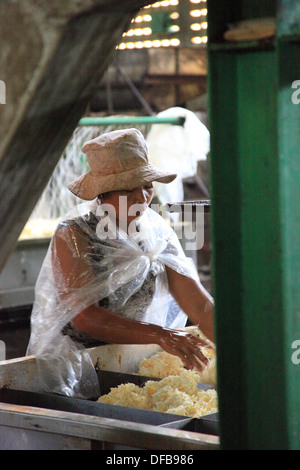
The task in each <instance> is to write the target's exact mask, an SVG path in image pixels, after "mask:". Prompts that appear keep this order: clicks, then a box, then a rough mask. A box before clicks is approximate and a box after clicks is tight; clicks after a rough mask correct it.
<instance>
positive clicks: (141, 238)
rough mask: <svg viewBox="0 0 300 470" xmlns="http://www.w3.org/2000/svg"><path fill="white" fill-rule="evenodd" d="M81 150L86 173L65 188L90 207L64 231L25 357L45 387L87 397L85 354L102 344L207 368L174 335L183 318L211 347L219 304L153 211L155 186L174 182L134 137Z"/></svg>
mask: <svg viewBox="0 0 300 470" xmlns="http://www.w3.org/2000/svg"><path fill="white" fill-rule="evenodd" d="M82 150H83V152H85V153H86V154H87V159H88V162H89V166H90V171H89V172H88V173H87V174H85V175H83V176H81V177H80V178H77V179H76V180H75V181H73V182H72V183H70V184H69V185H68V188H69V189H70V191H72V192H73V193H74V194H75V195H76V196H78V197H80V198H81V199H84V200H87V201H90V202H88V203H85V204H82V205H79V206H78V207H77V208H75V209H74V210H73V211H72V212H71V213H70V214H69V215H67V216H66V217H65V218H64V220H63V221H62V222H61V223H60V224H59V226H58V229H57V231H56V233H55V235H54V237H53V239H52V241H51V245H50V248H49V252H48V255H47V257H46V259H45V262H44V265H43V267H42V270H41V273H40V276H39V279H38V282H37V286H36V299H35V304H34V308H33V312H32V333H31V339H30V344H29V348H28V353H30V354H35V355H36V357H37V359H38V360H39V365H40V372H41V377H42V381H43V382H44V388H46V389H47V390H51V391H58V392H59V393H64V394H67V395H76V396H83V395H87V394H89V393H90V391H88V392H87V391H86V390H85V391H82V388H81V385H82V383H83V382H84V381H83V376H84V377H85V378H86V377H87V376H89V374H90V373H91V368H88V369H89V372H87V373H85V372H84V370H85V369H86V364H87V363H88V362H89V359H88V358H87V355H86V353H85V352H84V351H85V350H84V349H83V348H87V347H91V346H96V345H99V344H103V342H104V343H115V344H158V345H159V346H161V347H162V348H163V349H164V350H165V351H167V352H169V353H171V354H175V355H177V356H179V357H180V358H181V359H182V361H183V362H184V364H185V365H186V367H188V368H197V369H199V370H202V368H203V365H204V364H207V359H206V357H205V356H204V355H203V353H202V352H201V350H200V349H199V346H201V345H205V342H203V341H202V340H200V339H198V338H195V337H194V336H192V335H190V334H189V333H187V332H183V331H178V330H176V329H175V328H181V327H183V326H184V325H185V323H186V315H187V316H188V317H189V319H190V321H191V322H192V323H193V324H195V325H198V326H199V327H200V329H201V330H202V332H203V333H204V334H205V335H206V336H207V337H208V339H209V340H211V341H212V342H213V341H214V337H213V300H212V298H211V296H210V295H209V294H208V293H207V292H206V291H205V289H204V288H203V287H202V286H201V284H200V282H199V279H198V276H197V273H196V270H195V268H194V266H193V265H192V263H191V261H190V260H189V259H188V258H186V257H185V255H184V253H183V251H182V248H181V246H180V244H179V241H178V239H177V237H176V236H175V233H174V232H173V230H172V229H171V228H170V227H169V226H168V224H167V223H166V222H165V221H164V220H163V219H162V217H161V216H160V215H159V214H157V213H155V212H154V211H153V210H152V209H150V208H148V206H149V204H150V202H151V200H152V197H153V186H152V182H153V181H158V182H161V183H164V184H167V183H170V182H171V181H173V180H174V178H175V177H176V175H174V174H172V173H166V172H162V171H161V170H159V169H158V168H156V167H155V166H153V165H152V164H151V163H150V162H149V158H148V149H147V145H146V142H145V140H144V138H143V136H142V134H141V133H140V132H139V131H138V130H136V129H125V130H117V131H113V132H110V133H107V134H103V135H101V136H99V137H97V138H96V139H93V140H91V141H89V142H87V143H86V144H85V145H84V147H83V149H82ZM82 347H83V348H82ZM83 364H84V367H83ZM85 382H86V380H85ZM46 383H47V384H46ZM49 384H50V385H49ZM91 387H93V385H91Z"/></svg>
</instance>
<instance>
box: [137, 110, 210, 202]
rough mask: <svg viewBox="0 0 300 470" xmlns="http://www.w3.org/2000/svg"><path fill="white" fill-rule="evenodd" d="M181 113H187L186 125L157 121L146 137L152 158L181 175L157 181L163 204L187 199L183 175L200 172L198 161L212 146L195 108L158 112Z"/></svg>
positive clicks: (182, 114)
mask: <svg viewBox="0 0 300 470" xmlns="http://www.w3.org/2000/svg"><path fill="white" fill-rule="evenodd" d="M181 116H182V117H185V123H184V126H174V125H172V124H154V125H152V126H151V129H150V131H149V133H148V136H147V138H146V140H147V144H148V148H149V155H150V160H151V162H152V163H153V164H154V165H157V166H158V167H159V168H161V169H162V170H164V169H165V170H169V171H170V170H172V171H173V172H174V173H177V175H178V177H177V178H176V179H175V180H174V181H173V182H172V183H170V184H166V185H162V184H161V185H159V184H157V183H154V187H155V193H156V195H157V196H158V198H159V200H160V202H161V203H162V204H166V203H173V202H181V201H183V200H184V199H183V196H184V194H183V184H182V179H183V178H187V177H189V176H193V175H195V174H196V173H197V162H198V161H199V160H205V159H206V156H207V154H208V153H209V150H210V134H209V131H208V129H207V127H206V126H205V125H204V124H203V123H202V122H201V121H200V120H199V119H198V117H197V116H196V115H195V114H194V113H193V112H192V111H189V110H187V109H184V108H181V107H173V108H169V109H167V110H165V111H162V112H161V113H159V114H158V115H157V117H181Z"/></svg>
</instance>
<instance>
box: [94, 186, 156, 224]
mask: <svg viewBox="0 0 300 470" xmlns="http://www.w3.org/2000/svg"><path fill="white" fill-rule="evenodd" d="M153 193H154V189H153V185H152V183H148V184H146V185H144V186H139V187H137V188H132V189H129V190H125V189H124V190H120V191H111V192H110V193H106V194H105V196H104V197H101V198H100V199H101V202H102V203H103V204H108V205H111V206H112V208H113V210H114V211H115V216H116V220H117V222H118V223H119V224H120V222H122V223H127V226H128V225H129V224H130V222H132V221H133V220H135V219H137V218H138V217H140V216H141V215H142V214H143V212H145V211H146V209H147V207H148V206H149V204H150V202H151V200H152V198H153Z"/></svg>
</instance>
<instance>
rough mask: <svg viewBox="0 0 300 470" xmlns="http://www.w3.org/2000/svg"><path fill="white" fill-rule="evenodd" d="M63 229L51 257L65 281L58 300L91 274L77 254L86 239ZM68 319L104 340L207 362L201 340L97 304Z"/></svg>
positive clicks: (189, 363)
mask: <svg viewBox="0 0 300 470" xmlns="http://www.w3.org/2000/svg"><path fill="white" fill-rule="evenodd" d="M63 230H67V231H70V230H71V233H70V232H66V236H64V234H63V233H61V234H60V235H57V236H56V237H55V239H54V243H53V246H54V249H53V257H52V262H53V266H54V275H55V277H56V279H57V283H58V284H61V283H62V280H63V284H64V285H65V287H64V289H63V294H62V295H61V300H62V301H64V299H65V297H67V296H68V291H70V292H73V291H74V289H76V288H80V289H82V282H85V279H86V276H88V277H90V276H92V273H91V268H90V266H89V265H88V261H87V260H86V258H85V257H84V256H80V253H81V252H82V253H85V252H88V245H87V242H86V240H85V239H84V237H82V236H81V235H80V234H79V233H78V232H77V231H76V230H72V229H70V228H69V227H64V228H63ZM71 240H72V243H70V242H71ZM70 244H71V245H72V247H71V246H70ZM82 250H83V251H82ZM78 255H79V256H78ZM83 274H84V275H83ZM72 322H73V324H74V326H75V327H76V329H77V330H78V331H80V332H82V333H85V334H88V335H89V336H91V337H93V338H95V339H99V340H100V341H104V342H106V343H115V344H158V345H159V346H161V347H162V348H163V349H164V350H165V351H167V352H169V353H170V354H174V355H177V356H179V357H180V358H181V359H182V361H183V362H184V364H185V365H186V367H188V368H191V369H192V368H197V369H198V370H202V369H203V364H207V359H206V357H205V356H204V355H203V353H202V352H201V350H200V349H199V346H201V345H205V343H204V342H203V341H202V340H201V339H199V338H196V337H195V336H192V335H191V334H189V333H187V332H181V331H177V330H172V329H169V328H163V327H161V326H158V325H154V324H150V323H143V322H139V321H135V320H130V319H128V318H124V317H122V316H121V315H119V314H117V313H115V312H112V311H110V310H107V309H105V308H103V307H99V306H98V305H97V304H92V305H90V306H89V307H87V308H85V309H83V310H82V311H81V312H80V313H78V314H77V315H76V316H75V318H73V320H72Z"/></svg>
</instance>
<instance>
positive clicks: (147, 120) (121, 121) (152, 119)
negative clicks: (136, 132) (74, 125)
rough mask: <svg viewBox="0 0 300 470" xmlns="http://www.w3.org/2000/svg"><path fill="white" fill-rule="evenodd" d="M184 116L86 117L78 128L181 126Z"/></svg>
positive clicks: (81, 120)
mask: <svg viewBox="0 0 300 470" xmlns="http://www.w3.org/2000/svg"><path fill="white" fill-rule="evenodd" d="M184 122H185V117H184V116H178V117H157V116H124V117H116V116H108V117H86V118H82V119H80V121H79V124H78V125H79V126H108V125H133V124H172V125H174V126H183V125H184Z"/></svg>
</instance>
